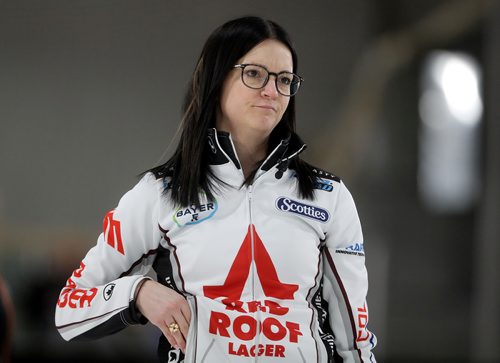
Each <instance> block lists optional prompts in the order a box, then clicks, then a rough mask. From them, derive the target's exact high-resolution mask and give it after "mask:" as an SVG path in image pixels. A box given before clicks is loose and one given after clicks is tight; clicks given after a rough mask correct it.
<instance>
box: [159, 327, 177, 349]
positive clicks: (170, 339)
mask: <svg viewBox="0 0 500 363" xmlns="http://www.w3.org/2000/svg"><path fill="white" fill-rule="evenodd" d="M159 328H160V330H161V332H162V333H163V335H164V336H165V338H167V340H168V342H169V343H170V345H171V346H172V347H174V348H176V349H177V348H179V346H178V345H177V341H176V340H175V338H174V337H173V336H172V334H171V333H170V330H169V329H168V326H166V325H165V324H161V326H159Z"/></svg>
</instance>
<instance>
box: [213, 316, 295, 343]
mask: <svg viewBox="0 0 500 363" xmlns="http://www.w3.org/2000/svg"><path fill="white" fill-rule="evenodd" d="M258 327H259V322H258V321H257V320H256V319H255V318H254V317H253V316H251V315H240V316H238V317H236V318H235V319H234V321H233V322H232V326H231V319H230V317H229V316H228V315H226V314H224V313H221V312H217V311H212V312H211V313H210V324H209V332H210V334H214V335H220V336H223V337H228V338H229V337H236V338H238V339H240V340H246V341H249V340H252V339H254V338H255V336H256V335H257V329H258ZM260 332H261V333H263V334H264V336H265V337H266V338H267V339H269V340H273V341H279V340H283V339H285V338H286V336H287V335H288V340H289V341H290V342H291V343H297V342H298V341H299V336H301V335H302V333H301V332H300V325H299V324H297V323H294V322H290V321H287V322H285V325H283V324H282V323H281V322H280V321H279V320H278V319H275V318H272V317H268V318H266V319H264V320H263V321H262V324H261V325H260Z"/></svg>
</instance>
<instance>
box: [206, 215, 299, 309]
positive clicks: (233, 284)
mask: <svg viewBox="0 0 500 363" xmlns="http://www.w3.org/2000/svg"><path fill="white" fill-rule="evenodd" d="M252 235H253V242H254V258H255V266H256V268H257V275H258V276H259V280H260V283H261V285H262V289H263V290H264V294H265V295H266V296H267V297H274V298H277V299H286V300H293V295H294V293H295V291H297V290H298V288H299V285H294V284H287V283H284V282H281V281H280V279H279V277H278V274H277V272H276V268H275V267H274V264H273V261H272V260H271V256H269V253H268V252H267V250H266V247H265V246H264V244H263V243H262V240H261V239H260V237H259V235H258V233H257V231H256V230H255V226H254V225H253V224H251V225H249V226H248V232H247V234H246V236H245V239H244V240H243V243H242V244H241V247H240V249H239V251H238V254H237V255H236V257H235V259H234V261H233V264H232V265H231V268H230V269H229V273H228V274H227V276H226V280H225V281H224V284H223V285H213V286H204V287H203V293H204V294H205V296H206V297H209V298H211V299H217V298H219V297H224V298H228V299H231V300H239V299H240V297H241V294H242V293H243V288H244V287H245V283H246V281H247V279H248V275H249V274H250V266H251V263H252Z"/></svg>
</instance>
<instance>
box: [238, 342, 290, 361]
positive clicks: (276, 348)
mask: <svg viewBox="0 0 500 363" xmlns="http://www.w3.org/2000/svg"><path fill="white" fill-rule="evenodd" d="M228 353H229V354H231V355H238V356H243V357H256V356H257V357H260V356H262V355H264V356H266V357H281V358H284V357H285V347H284V346H283V345H274V344H266V345H264V344H258V345H252V346H250V348H249V347H248V346H247V345H246V344H240V345H239V346H238V347H237V349H236V347H235V343H233V342H229V344H228Z"/></svg>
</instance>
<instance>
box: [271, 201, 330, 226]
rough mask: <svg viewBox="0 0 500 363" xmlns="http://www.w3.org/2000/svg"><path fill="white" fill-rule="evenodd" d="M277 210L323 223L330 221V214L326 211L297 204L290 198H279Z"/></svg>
mask: <svg viewBox="0 0 500 363" xmlns="http://www.w3.org/2000/svg"><path fill="white" fill-rule="evenodd" d="M276 208H278V209H279V210H280V211H283V212H289V213H293V214H298V215H301V216H304V217H307V218H311V219H314V220H316V221H319V222H323V223H325V222H327V221H328V220H329V219H330V213H328V211H327V210H326V209H323V208H320V207H316V206H313V205H309V204H304V203H301V202H297V201H295V200H292V199H290V198H285V197H280V198H278V199H277V200H276Z"/></svg>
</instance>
